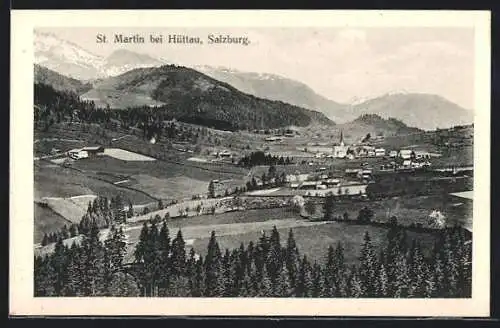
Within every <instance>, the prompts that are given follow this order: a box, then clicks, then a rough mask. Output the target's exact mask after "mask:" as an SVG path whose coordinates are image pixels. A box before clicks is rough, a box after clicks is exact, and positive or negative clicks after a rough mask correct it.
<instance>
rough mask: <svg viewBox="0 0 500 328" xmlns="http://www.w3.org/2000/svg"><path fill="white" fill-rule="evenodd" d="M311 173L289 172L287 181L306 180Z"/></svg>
mask: <svg viewBox="0 0 500 328" xmlns="http://www.w3.org/2000/svg"><path fill="white" fill-rule="evenodd" d="M309 177H310V175H309V174H307V173H303V174H300V173H297V174H288V175H287V176H286V177H285V181H286V182H292V183H293V182H302V181H306V180H307V179H309Z"/></svg>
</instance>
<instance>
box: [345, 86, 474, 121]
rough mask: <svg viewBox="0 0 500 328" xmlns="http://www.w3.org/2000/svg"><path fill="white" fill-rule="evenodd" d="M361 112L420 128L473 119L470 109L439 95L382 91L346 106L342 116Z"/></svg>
mask: <svg viewBox="0 0 500 328" xmlns="http://www.w3.org/2000/svg"><path fill="white" fill-rule="evenodd" d="M362 114H377V115H379V116H381V117H384V118H387V117H393V118H396V119H398V120H400V121H403V122H404V123H405V124H407V125H408V126H414V127H418V128H420V129H424V130H434V129H436V128H448V127H452V126H454V125H464V124H470V123H472V122H474V113H473V111H471V110H467V109H464V108H462V107H460V106H458V105H457V104H455V103H452V102H451V101H449V100H447V99H445V98H443V97H441V96H438V95H432V94H423V93H397V94H386V95H383V96H381V97H377V98H374V99H370V100H367V101H365V102H363V103H361V104H357V105H354V106H350V107H349V108H348V109H347V110H346V117H347V116H351V118H356V117H359V116H360V115H362Z"/></svg>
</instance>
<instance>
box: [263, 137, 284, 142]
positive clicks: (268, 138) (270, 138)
mask: <svg viewBox="0 0 500 328" xmlns="http://www.w3.org/2000/svg"><path fill="white" fill-rule="evenodd" d="M264 140H265V141H267V142H273V141H282V140H283V138H282V137H267V138H266V139H264Z"/></svg>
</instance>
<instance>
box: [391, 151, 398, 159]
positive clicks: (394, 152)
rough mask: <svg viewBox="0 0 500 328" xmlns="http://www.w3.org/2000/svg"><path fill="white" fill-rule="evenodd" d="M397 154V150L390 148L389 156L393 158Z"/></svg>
mask: <svg viewBox="0 0 500 328" xmlns="http://www.w3.org/2000/svg"><path fill="white" fill-rule="evenodd" d="M397 156H398V152H397V151H395V150H391V152H390V153H389V157H392V158H394V157H397Z"/></svg>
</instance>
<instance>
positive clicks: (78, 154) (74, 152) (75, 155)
mask: <svg viewBox="0 0 500 328" xmlns="http://www.w3.org/2000/svg"><path fill="white" fill-rule="evenodd" d="M67 154H68V156H69V157H70V158H72V159H74V160H78V159H82V158H88V157H89V154H88V152H87V151H85V150H83V149H71V150H69V151H68V153H67Z"/></svg>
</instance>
